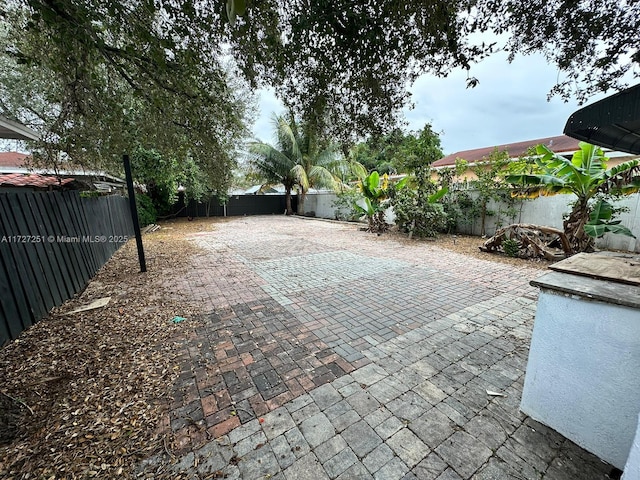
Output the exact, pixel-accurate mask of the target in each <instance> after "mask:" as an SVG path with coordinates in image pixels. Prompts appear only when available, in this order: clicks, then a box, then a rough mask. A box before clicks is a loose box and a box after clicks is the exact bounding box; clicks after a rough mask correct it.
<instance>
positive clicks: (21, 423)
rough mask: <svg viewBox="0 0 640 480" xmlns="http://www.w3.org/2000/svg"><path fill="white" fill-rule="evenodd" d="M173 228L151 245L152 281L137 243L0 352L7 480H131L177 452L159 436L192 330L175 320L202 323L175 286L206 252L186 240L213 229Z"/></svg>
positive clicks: (148, 238) (1, 437) (0, 424)
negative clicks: (149, 462) (155, 458)
mask: <svg viewBox="0 0 640 480" xmlns="http://www.w3.org/2000/svg"><path fill="white" fill-rule="evenodd" d="M171 225H172V226H171V227H170V228H167V229H166V230H165V229H163V230H159V231H157V232H154V233H152V234H148V235H145V236H144V247H145V253H146V256H147V263H148V271H147V272H146V273H140V269H139V264H138V258H137V252H136V248H135V242H133V241H130V242H129V243H128V244H127V245H125V246H123V247H122V248H121V249H120V250H119V251H118V252H116V253H115V255H114V256H113V257H112V258H111V260H109V262H107V264H106V265H105V266H104V267H102V269H100V270H99V272H98V273H97V274H96V276H95V277H94V278H93V279H92V280H91V281H90V282H89V284H88V286H87V287H86V288H85V289H84V291H82V292H81V293H79V294H78V295H76V296H75V297H74V298H72V299H70V300H68V301H67V302H65V303H64V304H63V305H61V306H60V307H57V308H54V309H53V310H52V311H51V312H50V314H49V316H48V317H46V318H44V319H42V320H41V321H40V322H38V323H37V324H36V325H34V326H33V327H31V328H29V329H27V330H26V331H25V332H23V333H22V334H21V335H20V336H19V338H18V339H16V340H15V341H13V342H11V343H9V344H8V345H6V346H5V347H4V348H2V349H0V392H1V393H2V394H1V395H0V478H5V479H26V478H43V479H53V478H56V479H57V478H65V479H75V478H126V477H130V476H131V474H132V471H133V468H134V466H135V465H136V463H137V462H138V461H139V460H140V459H142V458H146V457H149V456H150V455H153V454H154V453H156V452H158V451H163V450H167V448H170V447H171V444H172V441H173V439H172V438H171V436H170V433H169V432H168V431H167V429H162V428H161V425H162V424H163V417H165V418H168V417H167V415H168V408H169V403H170V401H171V398H172V396H171V395H172V386H173V383H174V380H175V379H176V378H177V376H178V374H179V373H180V367H179V366H178V365H177V360H176V359H177V353H178V352H177V345H179V342H180V340H181V338H183V335H184V334H185V333H184V330H185V325H187V324H188V322H184V323H180V324H176V323H173V322H172V321H171V319H172V318H174V317H176V316H180V317H184V318H197V315H198V314H199V313H201V311H200V308H199V306H198V305H197V304H193V303H191V302H190V300H189V299H188V298H184V297H180V296H179V295H176V294H175V293H174V292H172V283H171V279H174V278H179V277H180V276H183V275H188V272H189V266H190V259H191V258H193V257H194V256H195V255H197V254H198V253H199V250H198V248H197V247H196V246H195V245H194V244H193V243H191V242H189V241H187V240H185V239H184V235H185V234H186V233H189V232H192V231H197V230H198V229H200V230H202V229H203V228H206V229H207V230H209V229H211V228H213V224H208V225H207V226H206V227H203V226H202V224H198V223H197V222H193V223H189V224H187V223H186V222H174V223H172V224H171ZM169 245H170V248H167V247H168V246H169ZM168 278H169V280H167V279H168ZM109 296H110V297H111V300H110V302H109V303H108V304H107V305H106V306H103V307H102V308H99V309H95V310H87V311H78V312H76V313H73V314H68V313H69V312H71V311H72V310H74V309H77V308H80V307H82V306H85V305H87V304H90V303H91V302H93V301H95V300H98V299H100V298H104V297H109ZM187 328H189V327H187Z"/></svg>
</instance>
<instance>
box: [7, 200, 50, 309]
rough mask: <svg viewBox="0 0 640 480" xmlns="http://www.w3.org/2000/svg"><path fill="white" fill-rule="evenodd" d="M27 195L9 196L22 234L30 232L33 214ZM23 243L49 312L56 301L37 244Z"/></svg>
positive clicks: (45, 306) (26, 257)
mask: <svg viewBox="0 0 640 480" xmlns="http://www.w3.org/2000/svg"><path fill="white" fill-rule="evenodd" d="M25 196H26V194H20V195H16V196H9V204H10V207H11V210H12V213H13V218H14V220H15V222H16V226H17V229H16V231H17V232H19V234H21V235H29V234H30V228H29V226H28V225H27V219H28V218H29V216H30V215H31V211H30V209H29V205H28V203H27V200H26V198H25ZM38 234H39V232H38ZM22 245H23V246H24V247H23V249H24V253H23V255H24V258H25V259H26V261H27V263H28V265H29V268H30V269H31V271H32V272H33V278H34V279H35V284H34V286H36V287H37V294H38V295H39V297H40V298H41V299H42V304H43V306H44V310H45V312H48V311H49V309H51V307H53V305H55V303H54V301H53V294H52V293H51V290H49V286H48V284H47V278H46V276H45V273H44V270H43V269H42V264H41V263H40V260H39V259H38V252H37V251H36V249H35V248H34V246H35V244H28V243H25V244H22Z"/></svg>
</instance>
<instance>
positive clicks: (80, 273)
mask: <svg viewBox="0 0 640 480" xmlns="http://www.w3.org/2000/svg"><path fill="white" fill-rule="evenodd" d="M129 212H130V210H129V202H128V200H127V199H126V198H124V197H119V196H108V197H99V198H80V196H79V195H78V192H73V191H70V192H19V193H0V346H1V345H3V344H4V343H5V342H7V341H8V340H9V339H14V338H16V337H17V336H18V335H19V334H20V332H22V331H23V330H24V329H25V328H27V327H29V326H31V325H33V324H34V323H35V322H37V321H38V320H40V319H41V318H42V317H44V316H45V315H47V313H48V312H49V310H50V309H51V308H53V307H54V306H57V305H60V304H62V303H63V302H64V301H65V300H67V299H69V298H71V297H72V296H73V295H75V294H76V293H77V292H79V291H80V290H82V289H83V288H84V286H85V285H86V284H87V282H88V281H89V279H91V277H92V276H93V275H94V274H95V273H96V272H97V271H98V269H99V268H100V267H102V265H104V264H105V263H106V261H107V260H108V259H109V258H111V256H112V255H113V253H114V252H115V251H116V250H118V248H120V246H122V245H123V244H124V243H125V242H126V241H127V238H128V237H131V236H132V235H133V226H132V222H131V214H130V213H129Z"/></svg>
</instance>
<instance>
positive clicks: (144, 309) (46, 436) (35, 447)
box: [0, 218, 548, 479]
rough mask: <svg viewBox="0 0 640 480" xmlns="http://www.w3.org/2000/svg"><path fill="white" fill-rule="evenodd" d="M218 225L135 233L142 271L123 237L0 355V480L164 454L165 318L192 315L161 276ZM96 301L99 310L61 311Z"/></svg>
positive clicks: (169, 356) (459, 245)
mask: <svg viewBox="0 0 640 480" xmlns="http://www.w3.org/2000/svg"><path fill="white" fill-rule="evenodd" d="M224 221H228V220H227V219H219V218H217V219H196V220H194V221H191V222H189V221H186V220H183V219H180V220H173V221H166V222H163V223H161V226H162V228H161V229H160V230H159V231H157V232H153V233H149V234H146V235H145V236H144V245H145V251H146V256H147V263H148V266H149V271H148V272H147V273H144V274H142V273H139V265H138V259H137V255H136V247H135V242H134V241H133V240H131V241H130V242H129V243H128V244H127V245H125V246H124V247H123V248H121V249H120V250H119V251H118V252H117V253H116V254H115V255H114V256H113V258H112V259H111V260H110V261H109V262H108V263H107V264H106V265H105V266H104V267H103V268H102V269H101V270H100V271H99V272H98V273H97V275H96V276H95V277H94V279H93V280H92V281H91V282H90V283H89V285H88V286H87V288H86V289H85V290H84V291H83V292H81V293H80V294H78V295H76V297H74V298H73V299H70V300H69V301H67V302H65V303H64V304H63V305H62V306H60V307H58V308H55V309H53V310H52V312H51V314H50V315H49V317H47V318H45V319H43V320H41V321H40V322H39V323H38V324H36V325H35V326H33V327H31V328H30V329H28V330H27V331H25V332H23V334H22V335H21V336H20V338H19V339H17V340H15V341H14V342H12V343H9V344H8V345H6V346H4V347H3V348H1V349H0V409H1V410H2V413H1V414H0V478H4V479H14V478H15V479H22V478H46V479H53V478H91V477H95V478H118V477H121V476H125V477H128V476H129V474H130V473H131V470H130V468H131V466H132V465H134V464H135V463H136V461H137V460H138V459H141V458H145V457H148V456H150V455H153V454H154V453H156V452H158V451H167V452H170V450H171V446H172V441H173V439H172V438H169V436H168V434H166V433H163V431H162V430H161V429H159V426H160V423H161V418H162V416H163V412H166V409H167V405H168V398H169V397H170V394H171V387H172V385H173V382H174V380H175V378H176V376H177V373H176V365H175V359H176V352H177V345H178V343H179V342H180V340H181V338H182V336H183V335H184V334H185V332H186V329H187V328H189V327H185V326H184V324H182V323H174V322H173V321H172V320H173V319H174V317H175V316H181V317H197V315H198V314H199V313H202V312H199V311H198V310H197V308H195V307H194V306H193V305H190V304H189V301H188V299H184V298H175V297H173V296H172V294H171V293H170V291H169V287H168V282H167V277H171V276H175V275H188V274H189V266H190V263H189V259H190V258H191V257H192V256H193V255H197V254H198V253H199V250H198V249H197V247H195V246H194V245H193V244H192V243H190V242H188V241H187V240H186V239H185V236H186V235H188V234H190V233H196V232H202V231H211V230H215V228H216V224H217V223H219V222H224ZM309 221H317V220H309ZM388 235H392V236H393V237H394V240H397V241H399V242H401V243H404V242H430V243H433V245H435V246H438V247H441V248H446V249H449V250H454V251H456V252H458V253H462V254H465V255H471V256H474V257H478V258H482V259H485V260H489V261H495V262H503V263H509V264H513V265H522V264H523V262H524V263H526V264H527V265H528V266H533V267H536V268H546V267H547V266H548V262H544V261H540V262H532V261H527V260H521V259H514V258H508V257H503V256H498V255H494V254H488V253H482V252H480V251H479V250H478V246H479V245H481V244H482V242H483V239H480V238H478V237H469V236H462V235H442V236H440V237H439V238H437V239H434V240H415V239H413V240H409V239H407V238H406V237H404V236H401V235H399V234H397V233H393V232H391V233H389V234H388ZM107 296H110V297H111V300H110V301H109V303H108V305H107V306H106V307H103V308H100V309H97V310H91V311H86V312H82V313H76V314H68V312H70V311H71V310H73V309H75V308H77V307H80V306H83V305H86V304H88V303H90V302H91V301H93V300H96V299H98V298H103V297H107Z"/></svg>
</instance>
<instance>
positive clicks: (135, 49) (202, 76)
mask: <svg viewBox="0 0 640 480" xmlns="http://www.w3.org/2000/svg"><path fill="white" fill-rule="evenodd" d="M5 8H6V10H5V11H3V12H2V17H3V20H4V22H3V25H2V27H3V28H2V29H1V30H0V41H1V43H2V50H1V56H0V62H1V64H0V65H1V66H0V93H1V95H0V98H1V103H0V111H1V113H3V114H5V115H8V116H10V117H13V118H16V119H18V120H20V121H22V122H24V123H26V124H27V125H29V126H32V127H34V128H36V129H37V130H38V131H40V132H42V133H43V135H42V139H41V141H40V142H38V143H37V144H36V145H35V146H36V147H40V155H41V156H44V157H45V158H44V159H45V160H46V161H48V162H49V163H50V162H52V161H56V160H58V161H59V160H60V157H59V156H57V155H56V154H57V152H60V151H62V152H65V154H66V156H65V157H64V158H65V160H70V161H72V162H74V163H77V164H81V165H91V166H92V167H98V166H99V167H106V168H109V167H111V169H112V170H113V168H114V165H117V162H118V160H119V158H120V156H121V155H122V154H123V153H125V152H133V151H135V150H136V149H137V148H139V147H142V148H146V149H153V150H155V151H157V152H158V153H159V154H162V155H163V156H166V157H173V158H177V159H180V160H181V161H186V160H187V159H188V158H190V159H192V160H194V161H195V162H196V163H197V165H198V166H199V167H200V169H201V171H202V172H205V177H206V178H207V180H209V181H210V183H211V185H210V186H211V187H212V188H217V187H223V186H224V185H225V184H226V182H227V179H228V175H229V173H230V169H231V167H232V166H233V163H234V158H233V156H234V150H235V149H236V148H237V146H238V143H239V142H240V141H241V140H242V138H243V137H244V135H245V134H246V126H245V125H246V123H247V119H248V115H249V114H250V108H251V105H250V103H249V102H248V98H249V97H250V95H248V94H247V93H248V92H247V91H246V89H243V88H242V86H241V84H240V83H239V82H238V81H237V80H235V79H234V77H233V71H232V70H233V67H232V66H230V64H229V63H228V62H227V63H225V60H224V58H223V56H222V54H221V51H220V49H215V50H212V48H211V46H210V42H209V39H208V38H207V39H201V38H200V37H199V36H198V35H196V32H195V31H190V30H189V29H190V28H191V27H190V26H187V25H184V23H189V20H188V18H187V14H188V9H187V10H186V11H185V12H183V13H179V14H178V12H173V13H172V15H173V16H171V17H167V16H166V12H167V10H166V9H161V8H160V6H159V5H154V2H147V1H144V2H136V1H132V2H128V1H127V2H98V1H75V0H73V1H71V0H69V1H67V0H61V1H39V0H35V1H31V0H29V1H15V2H12V3H10V4H9V5H8V6H7V7H5ZM116 168H117V167H116Z"/></svg>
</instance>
